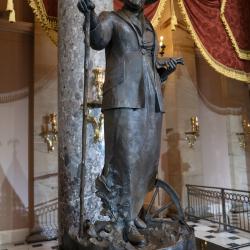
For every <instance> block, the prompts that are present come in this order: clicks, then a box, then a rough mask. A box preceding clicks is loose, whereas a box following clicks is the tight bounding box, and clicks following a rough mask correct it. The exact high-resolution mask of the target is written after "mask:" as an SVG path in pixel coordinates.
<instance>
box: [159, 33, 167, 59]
mask: <svg viewBox="0 0 250 250" xmlns="http://www.w3.org/2000/svg"><path fill="white" fill-rule="evenodd" d="M163 41H164V37H163V36H161V37H160V43H159V46H160V52H159V54H160V55H161V57H163V56H164V54H165V49H166V45H165V44H164V42H163Z"/></svg>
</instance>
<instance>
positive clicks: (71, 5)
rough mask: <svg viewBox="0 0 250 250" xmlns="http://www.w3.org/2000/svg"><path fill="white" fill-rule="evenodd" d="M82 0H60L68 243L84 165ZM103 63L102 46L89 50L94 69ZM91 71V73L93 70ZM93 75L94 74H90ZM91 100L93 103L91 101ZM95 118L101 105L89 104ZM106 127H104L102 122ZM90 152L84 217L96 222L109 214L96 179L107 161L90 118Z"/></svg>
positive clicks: (62, 195) (75, 226)
mask: <svg viewBox="0 0 250 250" xmlns="http://www.w3.org/2000/svg"><path fill="white" fill-rule="evenodd" d="M77 2H78V0H73V1H72V0H59V6H58V8H59V12H58V19H59V44H58V65H59V67H58V73H59V86H58V94H59V99H58V104H59V105H58V108H59V110H58V113H59V117H58V118H59V120H58V124H59V244H60V245H61V246H62V248H64V249H67V250H68V249H71V248H70V247H73V248H72V249H75V248H74V246H72V245H71V246H70V247H69V246H68V243H67V242H68V241H67V239H68V236H71V238H75V237H76V236H77V234H78V231H79V225H80V197H79V192H80V170H81V166H80V163H81V149H82V141H81V139H82V132H81V129H82V111H81V109H80V106H81V104H82V99H83V73H84V72H83V68H84V35H83V32H82V24H83V16H82V15H81V14H80V13H79V11H78V9H77V7H76V5H77ZM93 2H94V3H95V4H96V12H97V13H99V12H100V11H104V10H111V9H112V8H113V1H112V0H103V1H102V3H101V4H100V1H98V0H95V1H93ZM100 66H101V67H105V57H104V51H101V52H96V51H93V50H91V62H90V67H91V69H93V68H95V67H100ZM92 76H93V75H92ZM92 80H93V79H92ZM89 90H90V91H89V93H88V96H89V98H88V100H89V102H94V99H95V98H94V97H95V94H93V91H95V88H94V87H93V86H89ZM89 106H91V105H89ZM90 114H91V115H92V116H94V117H95V118H96V119H97V120H98V119H99V116H100V108H93V109H90ZM102 129H103V128H102ZM85 132H86V133H87V146H88V148H87V155H86V169H84V173H85V178H84V190H83V193H84V195H83V196H84V197H83V204H84V207H83V211H84V219H85V220H89V221H91V222H94V221H96V220H102V219H105V218H103V217H102V216H100V210H101V202H100V199H99V198H97V197H96V195H95V179H96V177H97V176H98V174H100V173H101V170H102V167H103V162H104V142H103V139H102V140H101V141H98V142H95V141H94V139H93V136H94V131H93V126H92V124H91V123H90V124H88V126H87V131H85Z"/></svg>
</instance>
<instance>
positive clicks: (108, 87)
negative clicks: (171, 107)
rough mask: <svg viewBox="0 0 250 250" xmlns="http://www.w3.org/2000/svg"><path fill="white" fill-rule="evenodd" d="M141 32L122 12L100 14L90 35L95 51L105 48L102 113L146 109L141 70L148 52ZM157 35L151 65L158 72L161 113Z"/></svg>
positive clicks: (156, 84) (157, 81) (158, 82)
mask: <svg viewBox="0 0 250 250" xmlns="http://www.w3.org/2000/svg"><path fill="white" fill-rule="evenodd" d="M147 22H149V21H147ZM150 25H151V24H150ZM152 30H154V29H153V27H152ZM138 32H140V31H138V29H136V27H135V26H134V24H133V23H132V22H131V21H130V19H129V18H128V16H127V15H126V13H125V12H124V11H123V10H121V11H119V12H103V13H101V15H100V16H99V23H98V25H97V26H96V27H95V28H94V29H93V30H91V32H90V43H91V47H92V48H93V49H95V50H102V49H104V48H105V52H106V77H105V83H104V87H103V102H102V110H106V109H113V108H143V107H144V105H145V92H144V82H143V68H142V55H143V54H145V50H144V49H143V47H142V39H141V36H140V34H138ZM154 36H155V48H154V55H153V57H152V58H153V62H152V63H153V65H154V71H155V74H154V75H155V81H154V82H155V91H156V101H157V106H158V109H159V111H161V112H163V101H162V93H161V79H160V76H159V74H158V72H157V68H156V64H157V54H158V47H157V40H156V35H155V32H154Z"/></svg>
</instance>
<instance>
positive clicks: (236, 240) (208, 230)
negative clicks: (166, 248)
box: [0, 221, 250, 250]
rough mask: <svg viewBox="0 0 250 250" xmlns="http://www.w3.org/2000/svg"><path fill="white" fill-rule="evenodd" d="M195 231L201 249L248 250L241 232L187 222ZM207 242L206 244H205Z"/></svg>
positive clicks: (12, 249) (2, 248)
mask: <svg viewBox="0 0 250 250" xmlns="http://www.w3.org/2000/svg"><path fill="white" fill-rule="evenodd" d="M188 224H189V225H190V226H192V227H193V228H194V230H195V236H196V238H198V239H201V240H203V243H205V246H206V244H207V243H208V247H207V248H206V247H205V248H204V244H203V247H202V249H208V250H210V249H211V250H214V249H215V248H216V249H218V250H219V249H221V250H223V249H239V250H250V234H249V233H245V232H242V231H238V230H235V231H234V232H230V233H229V232H219V230H218V225H216V224H212V223H209V222H207V221H199V222H192V221H190V222H188ZM206 242H207V243H206ZM209 243H211V244H213V246H220V247H221V248H220V247H218V248H217V247H214V248H213V247H211V245H210V247H209ZM31 249H36V250H51V249H58V244H57V241H48V242H41V243H36V244H30V245H27V244H25V243H24V242H19V243H16V244H8V245H0V250H31ZM197 250H199V249H197Z"/></svg>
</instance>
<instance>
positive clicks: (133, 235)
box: [125, 225, 146, 247]
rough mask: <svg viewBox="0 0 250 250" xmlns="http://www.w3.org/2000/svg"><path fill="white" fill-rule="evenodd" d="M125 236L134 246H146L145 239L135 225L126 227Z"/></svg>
mask: <svg viewBox="0 0 250 250" xmlns="http://www.w3.org/2000/svg"><path fill="white" fill-rule="evenodd" d="M125 234H126V238H127V240H128V241H129V242H130V243H131V244H132V245H134V246H140V247H142V246H144V245H146V239H145V237H144V235H142V234H141V233H140V232H139V231H138V229H137V228H136V226H135V225H128V226H127V227H126V228H125Z"/></svg>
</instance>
